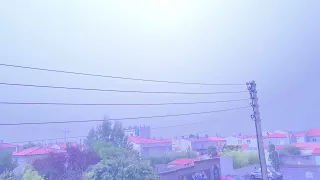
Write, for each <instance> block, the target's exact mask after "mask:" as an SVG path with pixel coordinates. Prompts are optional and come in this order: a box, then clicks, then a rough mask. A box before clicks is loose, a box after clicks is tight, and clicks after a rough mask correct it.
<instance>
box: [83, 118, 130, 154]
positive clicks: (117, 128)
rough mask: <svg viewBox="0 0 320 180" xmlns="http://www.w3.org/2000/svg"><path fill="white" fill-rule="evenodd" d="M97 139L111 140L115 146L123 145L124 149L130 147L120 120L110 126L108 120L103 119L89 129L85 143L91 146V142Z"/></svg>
mask: <svg viewBox="0 0 320 180" xmlns="http://www.w3.org/2000/svg"><path fill="white" fill-rule="evenodd" d="M97 140H98V141H99V140H100V141H104V142H111V143H112V144H114V145H115V146H117V147H123V148H126V149H131V148H132V146H131V144H130V143H129V142H128V138H127V137H126V135H125V133H124V131H123V127H122V124H121V123H120V122H116V123H115V124H114V125H113V126H112V124H111V122H110V121H109V120H105V121H104V122H103V123H102V124H101V125H99V126H98V127H97V128H95V129H94V128H93V129H91V130H90V132H89V134H88V136H87V139H86V142H87V145H88V146H89V147H91V146H92V143H93V142H95V141H97Z"/></svg>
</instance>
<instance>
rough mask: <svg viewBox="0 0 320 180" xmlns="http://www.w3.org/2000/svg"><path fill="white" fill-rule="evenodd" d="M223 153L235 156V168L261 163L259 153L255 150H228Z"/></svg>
mask: <svg viewBox="0 0 320 180" xmlns="http://www.w3.org/2000/svg"><path fill="white" fill-rule="evenodd" d="M223 155H224V156H232V157H233V167H234V168H235V169H237V168H242V167H246V166H248V165H253V164H258V163H259V157H258V154H257V153H255V152H245V151H228V152H224V153H223Z"/></svg>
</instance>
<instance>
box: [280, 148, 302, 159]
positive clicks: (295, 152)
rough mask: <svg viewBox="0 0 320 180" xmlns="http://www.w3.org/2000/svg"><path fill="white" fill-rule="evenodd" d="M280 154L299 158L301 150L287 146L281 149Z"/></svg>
mask: <svg viewBox="0 0 320 180" xmlns="http://www.w3.org/2000/svg"><path fill="white" fill-rule="evenodd" d="M279 154H280V155H287V156H298V155H301V148H299V147H296V146H292V145H286V146H284V147H283V148H282V149H280V151H279Z"/></svg>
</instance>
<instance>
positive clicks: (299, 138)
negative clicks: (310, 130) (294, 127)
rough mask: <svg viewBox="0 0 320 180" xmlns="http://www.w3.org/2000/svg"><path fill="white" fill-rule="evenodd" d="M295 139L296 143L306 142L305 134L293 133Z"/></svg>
mask: <svg viewBox="0 0 320 180" xmlns="http://www.w3.org/2000/svg"><path fill="white" fill-rule="evenodd" d="M294 135H295V136H296V139H297V143H304V142H307V133H306V132H296V133H294Z"/></svg>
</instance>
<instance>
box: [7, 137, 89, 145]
mask: <svg viewBox="0 0 320 180" xmlns="http://www.w3.org/2000/svg"><path fill="white" fill-rule="evenodd" d="M84 137H87V136H74V137H67V139H76V138H84ZM64 139H65V138H64V137H63V138H51V139H37V140H30V141H16V142H9V144H21V143H28V142H36V141H54V140H64Z"/></svg>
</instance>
